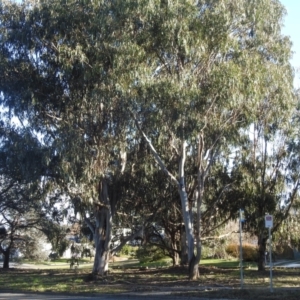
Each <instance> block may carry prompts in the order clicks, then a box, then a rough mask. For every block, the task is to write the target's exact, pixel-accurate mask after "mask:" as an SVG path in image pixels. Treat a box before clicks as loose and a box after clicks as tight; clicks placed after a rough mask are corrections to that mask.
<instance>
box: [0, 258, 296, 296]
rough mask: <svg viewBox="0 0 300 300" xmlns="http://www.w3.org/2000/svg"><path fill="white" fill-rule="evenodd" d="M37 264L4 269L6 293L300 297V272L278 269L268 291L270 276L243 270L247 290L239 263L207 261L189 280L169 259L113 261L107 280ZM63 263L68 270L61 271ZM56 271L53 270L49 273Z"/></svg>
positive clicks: (85, 268) (83, 270)
mask: <svg viewBox="0 0 300 300" xmlns="http://www.w3.org/2000/svg"><path fill="white" fill-rule="evenodd" d="M47 263H50V264H52V263H53V265H44V267H43V265H36V266H35V267H40V269H38V268H36V269H9V270H4V269H0V282H1V290H3V287H5V289H6V290H11V291H18V292H20V291H30V292H59V293H61V292H63V293H89V294H90V293H92V294H98V293H101V294H105V293H109V294H111V293H114V294H115V293H120V292H138V291H156V292H158V291H172V293H174V294H176V295H178V296H179V295H182V296H183V299H184V296H199V297H206V298H221V297H223V298H227V299H249V300H250V299H256V300H262V299H275V300H281V299H289V300H296V299H297V300H298V299H300V296H299V295H300V270H299V269H275V270H274V271H273V275H274V277H273V286H274V290H275V292H274V293H272V294H271V293H270V290H269V272H268V271H266V272H257V271H256V270H255V269H254V268H252V266H250V267H249V268H248V267H246V268H245V269H244V275H245V277H244V289H243V290H241V289H240V271H239V265H238V262H237V261H226V260H202V261H201V265H200V274H201V277H200V279H199V280H197V281H189V280H188V279H187V268H186V267H185V268H184V267H175V268H173V267H169V266H167V265H168V264H169V261H168V260H167V261H161V262H158V263H155V264H154V263H153V264H148V265H147V268H145V265H141V264H139V263H138V261H137V260H128V261H122V262H120V261H119V262H113V263H111V265H110V266H111V268H110V272H109V274H108V275H107V276H106V277H98V278H92V277H91V275H90V272H91V268H92V267H91V264H90V262H88V263H86V264H81V265H79V267H78V268H76V269H70V268H69V266H68V262H67V261H56V262H47ZM61 264H64V269H62V268H61ZM50 267H52V269H49V268H50Z"/></svg>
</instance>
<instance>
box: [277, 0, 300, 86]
mask: <svg viewBox="0 0 300 300" xmlns="http://www.w3.org/2000/svg"><path fill="white" fill-rule="evenodd" d="M281 3H282V4H283V5H284V6H285V8H286V9H287V13H288V14H287V16H286V17H285V22H284V24H285V25H284V28H283V30H282V32H283V34H285V35H288V36H290V38H291V40H292V42H293V48H292V50H293V52H294V55H293V58H292V60H291V63H292V65H293V67H294V68H295V69H298V70H299V71H300V1H299V0H281ZM299 71H298V73H296V76H295V81H294V85H295V87H297V88H300V72H299Z"/></svg>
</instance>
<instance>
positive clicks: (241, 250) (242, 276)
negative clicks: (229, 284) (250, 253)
mask: <svg viewBox="0 0 300 300" xmlns="http://www.w3.org/2000/svg"><path fill="white" fill-rule="evenodd" d="M239 219H240V221H239V225H240V272H241V289H242V288H243V286H244V275H243V245H242V222H244V221H245V216H244V211H243V210H242V209H240V216H239Z"/></svg>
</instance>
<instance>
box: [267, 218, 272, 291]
mask: <svg viewBox="0 0 300 300" xmlns="http://www.w3.org/2000/svg"><path fill="white" fill-rule="evenodd" d="M265 226H266V228H268V229H269V252H270V253H269V264H270V291H271V292H273V274H272V236H271V228H272V227H273V216H271V215H266V216H265Z"/></svg>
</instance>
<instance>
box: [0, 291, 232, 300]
mask: <svg viewBox="0 0 300 300" xmlns="http://www.w3.org/2000/svg"><path fill="white" fill-rule="evenodd" d="M23 299H24V300H160V299H162V300H200V299H201V300H214V299H211V298H210V299H207V298H196V297H174V296H171V295H166V294H163V293H157V294H153V293H152V294H151V295H146V294H143V293H141V294H140V295H130V294H128V295H117V296H113V295H110V296H101V295H97V296H96V295H95V296H76V295H73V296H67V295H57V294H53V295H50V294H48V295H47V294H31V293H28V294H27V293H26V294H23V293H1V292H0V300H23ZM215 300H222V299H215ZM223 300H226V299H223Z"/></svg>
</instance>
